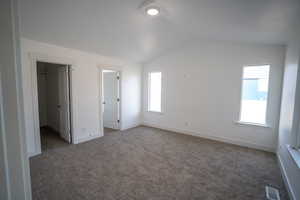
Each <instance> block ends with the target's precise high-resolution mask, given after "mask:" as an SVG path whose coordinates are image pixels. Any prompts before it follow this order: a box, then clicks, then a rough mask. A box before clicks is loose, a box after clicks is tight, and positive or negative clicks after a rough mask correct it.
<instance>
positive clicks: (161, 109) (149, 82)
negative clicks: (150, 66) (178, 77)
mask: <svg viewBox="0 0 300 200" xmlns="http://www.w3.org/2000/svg"><path fill="white" fill-rule="evenodd" d="M151 73H160V74H161V86H160V88H161V90H160V111H155V110H150V103H151V101H150V98H151V92H150V91H151ZM162 94H163V73H162V71H149V72H148V73H147V112H149V113H156V114H163V96H162Z"/></svg>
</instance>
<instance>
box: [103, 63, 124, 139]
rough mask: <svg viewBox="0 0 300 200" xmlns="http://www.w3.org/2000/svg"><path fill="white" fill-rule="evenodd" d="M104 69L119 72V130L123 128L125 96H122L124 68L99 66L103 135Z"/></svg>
mask: <svg viewBox="0 0 300 200" xmlns="http://www.w3.org/2000/svg"><path fill="white" fill-rule="evenodd" d="M104 70H111V71H115V72H117V73H118V74H119V84H118V96H119V99H120V101H119V106H118V110H119V113H118V115H119V127H118V130H122V121H123V120H122V107H123V99H122V98H123V97H122V87H121V86H122V70H120V68H118V67H110V66H101V67H99V82H98V85H99V105H100V106H99V116H100V130H101V131H102V136H103V135H104V123H103V120H104V118H103V117H104V115H103V111H102V109H103V101H104V98H103V97H104V96H103V85H104V84H103V71H104Z"/></svg>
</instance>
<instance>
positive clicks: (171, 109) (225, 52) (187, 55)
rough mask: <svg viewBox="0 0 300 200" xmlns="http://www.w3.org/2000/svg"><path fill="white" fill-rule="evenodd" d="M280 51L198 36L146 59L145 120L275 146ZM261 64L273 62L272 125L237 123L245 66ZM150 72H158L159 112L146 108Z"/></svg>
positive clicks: (272, 148)
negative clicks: (160, 99) (198, 37)
mask: <svg viewBox="0 0 300 200" xmlns="http://www.w3.org/2000/svg"><path fill="white" fill-rule="evenodd" d="M284 50H285V48H284V47H283V46H276V45H274V46H273V45H251V44H236V43H230V42H220V41H219V42H218V41H216V42H201V41H199V42H195V43H193V44H188V45H185V46H183V47H181V48H179V49H176V50H173V51H171V52H170V53H168V54H166V55H164V56H161V57H159V58H157V59H155V60H153V61H152V62H150V63H147V64H145V66H144V74H143V80H144V101H143V102H144V105H143V122H144V124H146V125H151V126H155V127H160V128H166V129H170V130H174V131H178V132H183V133H188V134H193V135H198V136H203V137H208V138H212V139H217V140H222V141H226V142H231V143H236V144H241V145H245V146H250V147H255V148H260V149H265V150H269V151H275V149H276V146H277V130H278V120H279V108H280V96H281V83H282V74H283V62H284ZM261 64H270V65H271V71H270V90H269V105H268V111H267V123H268V125H269V126H270V127H271V128H265V127H257V126H249V125H238V124H236V123H235V121H237V120H238V119H239V110H240V97H241V78H242V70H243V66H245V65H261ZM150 71H162V84H163V86H162V90H163V91H162V98H163V100H162V101H163V105H162V109H163V114H162V115H160V114H156V113H150V112H147V111H146V109H147V73H148V72H150Z"/></svg>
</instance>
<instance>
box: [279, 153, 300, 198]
mask: <svg viewBox="0 0 300 200" xmlns="http://www.w3.org/2000/svg"><path fill="white" fill-rule="evenodd" d="M277 159H278V162H279V168H280V171H281V175H282V177H283V181H284V184H285V187H286V188H287V191H288V194H289V197H290V200H296V196H295V193H294V191H293V188H292V186H291V183H290V181H289V178H288V176H287V173H286V170H285V167H284V164H283V162H282V159H281V156H280V154H279V153H278V152H277Z"/></svg>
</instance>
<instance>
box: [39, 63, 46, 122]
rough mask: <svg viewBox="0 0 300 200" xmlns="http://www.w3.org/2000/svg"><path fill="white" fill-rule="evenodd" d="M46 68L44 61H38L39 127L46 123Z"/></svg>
mask: <svg viewBox="0 0 300 200" xmlns="http://www.w3.org/2000/svg"><path fill="white" fill-rule="evenodd" d="M46 82H47V78H46V68H45V65H44V63H41V62H39V63H38V68H37V83H38V99H39V118H40V127H43V126H46V125H47V87H46Z"/></svg>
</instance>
